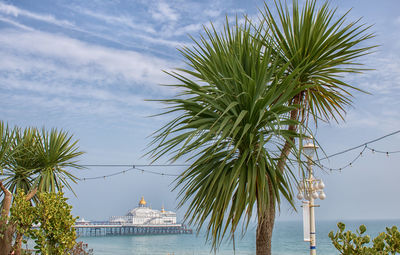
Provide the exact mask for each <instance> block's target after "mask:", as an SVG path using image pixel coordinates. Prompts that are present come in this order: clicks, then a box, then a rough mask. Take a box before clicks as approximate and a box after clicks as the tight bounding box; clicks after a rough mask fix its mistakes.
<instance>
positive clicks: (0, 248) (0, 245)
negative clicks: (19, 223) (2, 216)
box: [0, 226, 14, 255]
mask: <svg viewBox="0 0 400 255" xmlns="http://www.w3.org/2000/svg"><path fill="white" fill-rule="evenodd" d="M13 233H14V230H13V228H12V227H9V226H6V227H5V229H4V230H3V231H2V233H1V234H2V235H3V237H2V238H0V255H9V254H10V253H11V250H12V246H11V243H12V238H13Z"/></svg>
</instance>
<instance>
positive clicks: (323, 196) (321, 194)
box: [318, 191, 326, 200]
mask: <svg viewBox="0 0 400 255" xmlns="http://www.w3.org/2000/svg"><path fill="white" fill-rule="evenodd" d="M318 197H319V199H321V200H324V199H325V198H326V195H325V193H324V192H323V191H321V193H319V196H318Z"/></svg>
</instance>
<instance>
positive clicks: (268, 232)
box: [256, 199, 275, 255]
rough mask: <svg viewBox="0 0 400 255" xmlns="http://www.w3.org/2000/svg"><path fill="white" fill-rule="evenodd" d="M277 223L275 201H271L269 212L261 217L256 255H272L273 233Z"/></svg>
mask: <svg viewBox="0 0 400 255" xmlns="http://www.w3.org/2000/svg"><path fill="white" fill-rule="evenodd" d="M274 222H275V201H274V200H273V199H271V202H270V204H269V207H268V209H267V211H266V212H265V213H264V215H262V217H259V220H258V226H257V237H256V252H257V253H256V254H257V255H271V254H272V253H271V241H272V231H273V229H274Z"/></svg>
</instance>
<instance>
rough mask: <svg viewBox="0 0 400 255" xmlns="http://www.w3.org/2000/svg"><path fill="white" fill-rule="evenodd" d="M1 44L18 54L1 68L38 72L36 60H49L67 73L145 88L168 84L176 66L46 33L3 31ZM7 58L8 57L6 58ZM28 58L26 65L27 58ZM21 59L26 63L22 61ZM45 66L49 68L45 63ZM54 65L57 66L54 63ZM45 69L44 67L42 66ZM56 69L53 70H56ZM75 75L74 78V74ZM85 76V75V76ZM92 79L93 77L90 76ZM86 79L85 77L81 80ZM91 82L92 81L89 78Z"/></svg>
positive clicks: (165, 61) (150, 57)
mask: <svg viewBox="0 0 400 255" xmlns="http://www.w3.org/2000/svg"><path fill="white" fill-rule="evenodd" d="M0 44H1V47H2V48H3V49H5V52H4V54H6V52H14V53H16V54H15V56H16V59H15V61H16V62H17V63H14V61H7V62H4V61H3V62H2V63H1V64H0V65H2V68H6V66H10V67H11V68H17V67H18V66H19V65H21V66H19V67H18V68H22V69H27V68H35V65H36V64H35V62H36V59H37V58H38V59H39V63H41V64H43V63H44V62H48V61H47V60H48V59H53V60H55V61H56V62H58V63H59V62H61V63H62V65H66V66H67V68H66V70H63V71H68V69H70V68H72V69H73V70H77V71H78V72H80V70H98V71H99V72H100V74H104V75H107V76H111V77H121V78H123V79H124V80H127V81H130V82H135V83H137V84H143V85H150V86H152V85H155V84H159V83H165V81H166V80H165V79H166V76H165V75H164V74H163V73H162V71H161V70H162V69H168V68H170V67H173V66H177V65H174V64H173V63H171V62H169V61H167V60H164V59H160V58H157V57H155V56H151V55H145V54H141V53H138V52H134V51H128V50H117V49H112V48H107V47H103V46H98V45H93V44H88V43H85V42H82V41H79V40H76V39H72V38H69V37H66V36H62V35H54V34H48V33H43V32H23V33H16V32H13V31H10V30H7V31H4V30H3V31H1V35H0ZM6 56H7V55H6ZM27 56H28V57H29V56H34V58H33V59H35V60H33V59H32V58H28V61H27V63H26V64H24V62H25V60H24V59H26V57H27ZM21 58H22V59H23V60H24V61H19V60H21ZM43 65H48V63H44V64H43ZM53 65H56V64H55V62H53ZM43 67H44V66H43ZM53 68H54V67H53ZM72 75H74V74H72ZM82 75H84V74H82ZM88 75H89V76H91V75H93V74H92V73H88ZM82 78H83V79H85V77H82ZM87 78H89V79H90V77H87Z"/></svg>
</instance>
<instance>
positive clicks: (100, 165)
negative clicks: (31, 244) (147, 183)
mask: <svg viewBox="0 0 400 255" xmlns="http://www.w3.org/2000/svg"><path fill="white" fill-rule="evenodd" d="M398 133H400V130H397V131H395V132H392V133H389V134H387V135H384V136H381V137H379V138H376V139H373V140H370V141H367V142H365V143H363V144H361V145H358V146H355V147H352V148H349V149H345V150H343V151H339V152H337V153H334V154H331V155H329V156H326V157H323V158H321V159H318V160H316V161H314V162H313V163H314V164H315V165H317V166H318V167H320V168H321V169H324V170H327V171H330V172H332V171H339V172H341V171H342V170H343V169H345V168H348V167H351V166H353V165H354V163H355V162H356V161H357V160H358V159H360V158H361V157H362V156H363V153H364V152H365V151H366V150H367V149H368V150H370V151H371V152H372V153H380V154H386V155H387V156H389V155H390V154H397V153H400V150H397V151H383V150H378V149H375V148H372V147H370V146H368V145H369V144H372V143H375V142H377V141H380V140H382V139H384V138H387V137H389V136H392V135H395V134H398ZM359 148H362V149H361V151H360V153H358V154H357V156H356V157H355V158H354V159H352V160H351V161H350V162H349V163H347V164H345V165H344V166H342V167H339V168H332V167H327V166H326V165H323V164H322V163H321V161H322V160H325V159H328V158H332V157H335V156H337V155H341V154H344V153H347V152H350V151H353V150H356V149H359ZM82 166H84V167H129V168H128V169H125V170H123V171H119V172H115V173H112V174H107V175H101V176H95V177H85V178H82V179H81V180H82V181H86V180H96V179H106V178H109V177H113V176H116V175H120V174H125V173H127V172H130V171H134V170H136V171H139V172H141V173H148V174H154V175H161V176H173V177H177V176H179V175H178V174H169V173H166V172H158V171H151V170H146V169H143V168H138V167H171V166H175V167H177V166H190V165H189V164H158V165H157V164H148V165H145V164H142V165H127V164H88V165H82Z"/></svg>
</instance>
